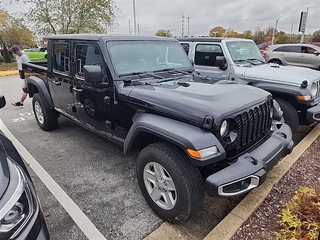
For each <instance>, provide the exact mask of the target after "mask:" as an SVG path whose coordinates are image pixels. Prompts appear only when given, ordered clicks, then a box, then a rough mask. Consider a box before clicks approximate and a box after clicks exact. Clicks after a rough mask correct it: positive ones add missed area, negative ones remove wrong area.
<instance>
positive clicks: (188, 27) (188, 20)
mask: <svg viewBox="0 0 320 240" xmlns="http://www.w3.org/2000/svg"><path fill="white" fill-rule="evenodd" d="M187 18H188V37H189V36H190V35H189V19H190V18H191V17H187Z"/></svg>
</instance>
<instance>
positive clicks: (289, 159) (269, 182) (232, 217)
mask: <svg viewBox="0 0 320 240" xmlns="http://www.w3.org/2000/svg"><path fill="white" fill-rule="evenodd" d="M319 136H320V124H318V125H317V126H316V127H315V128H314V129H313V130H312V131H311V132H310V133H309V134H308V135H307V136H306V137H305V138H304V139H303V140H302V141H301V142H300V143H299V144H298V145H297V146H296V147H295V148H294V149H293V151H292V153H291V154H290V155H287V156H286V157H285V158H283V159H282V160H281V161H280V162H279V163H278V165H276V166H275V167H274V168H273V169H272V170H271V171H270V172H269V174H268V176H267V179H266V180H265V182H264V183H263V184H262V185H261V186H260V187H258V188H256V189H254V190H252V191H251V192H250V193H249V194H248V195H247V196H246V197H245V198H244V199H243V200H242V201H241V202H240V203H239V204H238V205H237V206H236V207H235V208H234V209H233V210H232V211H231V212H230V213H229V214H228V215H227V216H226V217H225V218H224V219H223V220H222V221H221V222H220V223H219V224H218V225H217V226H216V227H215V228H214V229H213V230H212V231H211V232H210V233H209V234H208V235H207V236H206V237H205V238H204V240H228V239H231V238H232V237H233V235H235V234H236V232H237V230H238V229H239V228H240V227H241V226H242V224H243V223H244V222H245V221H246V220H247V219H248V218H249V217H250V216H251V215H252V214H253V213H254V211H255V210H257V208H258V207H259V206H260V205H261V204H262V203H263V201H264V200H265V198H266V197H267V196H268V195H269V193H270V192H271V189H272V187H273V185H274V184H276V183H277V182H279V180H280V179H281V178H282V177H283V176H284V175H285V174H286V173H287V172H288V171H289V170H290V168H291V167H292V165H293V164H294V163H295V162H296V161H297V160H298V159H299V158H300V156H301V155H302V154H303V153H304V152H305V151H306V150H307V148H308V147H309V146H310V145H311V144H312V143H313V142H314V141H315V140H316V139H317V138H318V137H319Z"/></svg>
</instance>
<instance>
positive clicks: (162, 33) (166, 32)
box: [155, 29, 172, 37]
mask: <svg viewBox="0 0 320 240" xmlns="http://www.w3.org/2000/svg"><path fill="white" fill-rule="evenodd" d="M155 36H160V37H172V34H171V33H170V30H164V29H160V30H158V31H157V32H156V33H155Z"/></svg>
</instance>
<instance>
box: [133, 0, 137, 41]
mask: <svg viewBox="0 0 320 240" xmlns="http://www.w3.org/2000/svg"><path fill="white" fill-rule="evenodd" d="M133 24H134V34H135V35H137V22H136V3H135V0H133Z"/></svg>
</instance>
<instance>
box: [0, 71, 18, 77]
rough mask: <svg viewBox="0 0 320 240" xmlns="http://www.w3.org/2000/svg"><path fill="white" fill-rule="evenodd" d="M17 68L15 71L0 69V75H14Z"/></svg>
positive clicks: (16, 72) (16, 73)
mask: <svg viewBox="0 0 320 240" xmlns="http://www.w3.org/2000/svg"><path fill="white" fill-rule="evenodd" d="M18 74H19V72H18V70H15V71H0V77H7V76H14V75H18Z"/></svg>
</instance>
